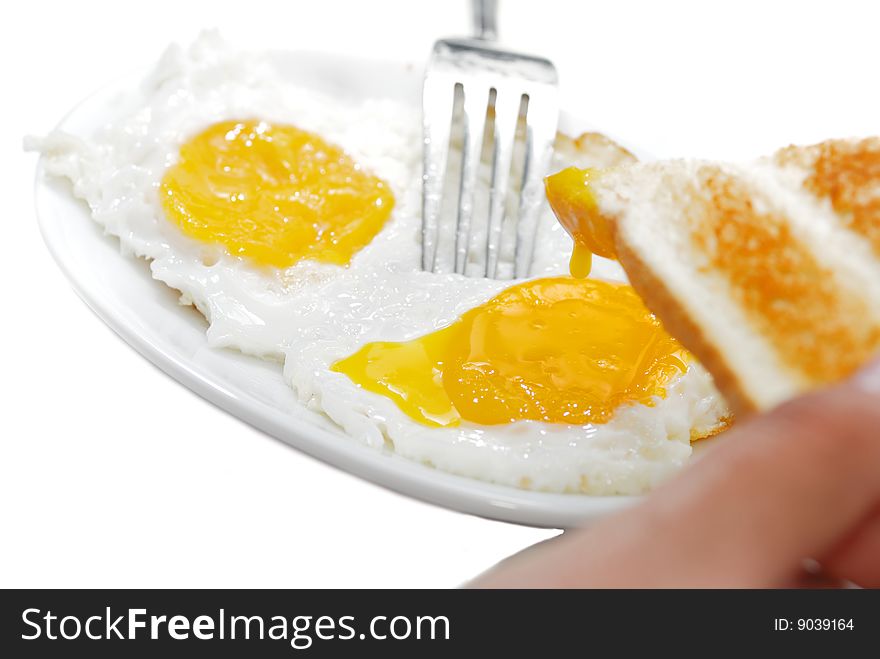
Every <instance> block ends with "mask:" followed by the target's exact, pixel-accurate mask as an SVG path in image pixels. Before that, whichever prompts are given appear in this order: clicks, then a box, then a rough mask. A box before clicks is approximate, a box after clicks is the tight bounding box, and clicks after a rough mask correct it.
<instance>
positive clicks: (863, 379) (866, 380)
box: [852, 359, 880, 396]
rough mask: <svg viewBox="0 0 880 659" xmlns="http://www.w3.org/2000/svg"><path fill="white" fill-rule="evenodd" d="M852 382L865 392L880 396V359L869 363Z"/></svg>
mask: <svg viewBox="0 0 880 659" xmlns="http://www.w3.org/2000/svg"><path fill="white" fill-rule="evenodd" d="M852 382H853V384H855V385H857V386H858V387H860V388H861V389H863V390H864V391H867V392H868V393H870V394H875V395H877V396H880V359H875V360H874V361H872V362H868V365H867V366H865V367H863V368H862V369H860V370H859V371H858V372H857V373H856V374H855V377H853V379H852Z"/></svg>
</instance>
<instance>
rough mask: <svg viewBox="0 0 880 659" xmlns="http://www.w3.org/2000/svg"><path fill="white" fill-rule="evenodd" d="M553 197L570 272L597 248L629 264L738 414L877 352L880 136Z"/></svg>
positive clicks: (619, 179)
mask: <svg viewBox="0 0 880 659" xmlns="http://www.w3.org/2000/svg"><path fill="white" fill-rule="evenodd" d="M547 194H548V199H549V200H550V204H551V206H552V207H553V209H554V211H555V212H556V214H557V217H558V218H559V220H560V221H561V223H562V224H563V225H564V226H565V228H566V229H567V230H568V232H569V233H570V234H571V235H572V237H573V238H574V239H575V244H576V249H575V257H573V261H572V263H573V271H574V270H575V269H576V268H575V262H576V261H580V262H583V254H584V253H586V251H587V250H589V251H592V252H594V253H597V254H600V255H602V256H608V257H616V258H618V259H619V260H620V263H621V265H622V266H623V267H624V269H625V270H626V273H627V275H628V276H629V278H630V281H631V283H632V285H633V286H634V287H635V289H636V290H637V291H638V292H639V294H640V295H641V296H642V297H643V299H644V300H645V303H646V304H647V306H648V307H649V308H650V309H651V310H652V311H654V313H656V314H657V316H658V317H659V318H660V320H661V321H662V322H663V323H664V325H665V326H666V328H667V330H668V331H669V332H670V333H671V334H673V335H674V336H675V337H676V338H678V339H679V340H680V341H681V342H682V343H683V344H684V345H685V346H686V347H687V348H688V349H689V350H691V352H693V353H694V354H695V355H696V357H697V358H698V359H699V360H700V361H701V362H702V363H703V364H704V365H705V366H706V368H707V369H708V370H709V371H710V372H711V373H712V375H713V377H714V378H715V381H716V384H717V385H718V388H719V389H720V390H721V392H722V393H723V394H724V395H725V397H726V398H727V400H728V402H729V403H730V405H731V407H732V408H733V410H734V412H735V413H737V414H738V415H743V414H748V413H750V412H753V411H758V410H764V409H767V408H770V407H773V406H775V405H777V404H778V403H780V402H782V401H784V400H786V399H788V398H791V397H793V396H796V395H798V394H801V393H804V392H806V391H809V390H811V389H814V388H818V387H820V386H822V385H825V384H828V383H831V382H834V381H837V380H839V379H841V378H844V377H846V376H847V375H849V374H851V373H852V372H853V371H855V370H856V369H858V368H859V367H860V366H862V365H863V364H865V363H866V362H867V361H869V360H870V359H871V358H872V357H873V356H875V355H877V354H878V352H880V138H869V139H863V140H833V141H828V142H823V143H821V144H817V145H814V146H808V147H794V146H792V147H788V148H785V149H782V150H780V151H778V152H777V153H776V154H774V155H773V156H771V157H769V158H763V159H760V160H757V161H753V162H750V163H744V164H734V163H719V162H708V161H698V160H672V161H665V162H654V163H644V164H641V163H637V164H633V165H627V166H624V167H619V168H614V169H608V170H600V171H597V170H574V169H568V170H564V171H563V172H560V173H559V174H556V175H554V176H551V177H549V178H548V179H547ZM578 254H580V255H581V256H580V257H578V256H577V255H578ZM579 269H581V270H583V268H579Z"/></svg>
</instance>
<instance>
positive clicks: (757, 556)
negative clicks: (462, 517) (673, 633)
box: [469, 361, 880, 588]
mask: <svg viewBox="0 0 880 659" xmlns="http://www.w3.org/2000/svg"><path fill="white" fill-rule="evenodd" d="M808 558H812V559H815V560H817V561H818V562H819V565H820V566H821V571H822V572H821V574H822V575H823V576H824V577H827V578H829V579H846V580H849V581H852V582H854V583H856V584H858V585H860V586H864V587H875V588H876V587H880V361H877V362H875V363H874V364H872V365H871V366H869V367H868V368H866V369H865V370H863V371H862V372H860V373H859V374H857V375H856V376H855V377H853V378H852V379H851V380H850V381H848V382H846V383H843V384H841V385H838V386H836V387H834V388H832V389H828V390H825V391H822V392H818V393H815V394H811V395H808V396H805V397H803V398H800V399H797V400H794V401H791V402H789V403H786V404H784V405H782V406H780V407H779V408H777V409H775V410H773V411H772V412H770V413H768V414H764V415H761V416H756V417H754V418H751V419H749V420H748V421H745V422H742V423H740V424H737V425H736V427H734V428H733V429H731V430H730V431H728V432H726V433H725V436H724V440H723V442H722V443H721V444H720V445H719V446H717V447H713V448H712V449H711V450H710V452H709V454H708V455H706V456H705V458H703V459H701V460H699V461H697V462H696V463H695V464H693V465H692V466H691V467H689V468H688V469H687V470H686V471H685V472H684V473H682V474H681V475H680V476H679V477H677V478H675V479H673V480H672V481H670V482H669V483H667V484H665V485H663V486H661V487H660V488H658V489H657V490H656V491H655V492H654V493H653V494H651V495H650V496H649V497H647V498H646V499H645V501H644V502H642V503H640V504H638V505H636V506H635V507H633V508H631V509H629V510H626V511H624V512H622V513H620V514H618V515H616V516H614V517H610V518H608V519H606V520H603V521H602V522H600V523H598V524H596V525H595V526H592V527H590V528H588V529H583V530H574V531H570V532H566V533H565V534H564V535H563V536H561V537H559V538H555V539H553V540H550V541H548V542H545V543H542V544H540V545H537V546H536V547H533V548H530V549H527V550H525V551H524V552H522V553H520V554H517V555H515V556H513V557H511V558H509V559H507V560H506V561H504V562H502V563H500V564H499V565H497V566H496V567H494V568H493V569H492V570H490V571H489V572H487V573H485V574H483V575H481V576H480V577H478V578H477V579H476V580H475V581H474V582H472V583H471V584H469V585H470V586H472V587H486V588H492V587H548V588H558V587H574V588H577V587H584V588H650V587H660V588H662V587H673V588H693V587H696V588H700V587H742V588H755V587H757V588H762V587H792V586H798V585H816V584H817V581H816V579H815V577H812V578H811V577H810V576H809V573H807V572H806V571H805V570H804V561H805V559H808Z"/></svg>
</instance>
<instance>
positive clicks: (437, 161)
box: [422, 74, 456, 271]
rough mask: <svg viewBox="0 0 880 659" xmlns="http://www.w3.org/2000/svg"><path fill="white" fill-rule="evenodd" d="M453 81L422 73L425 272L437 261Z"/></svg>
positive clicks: (423, 265) (423, 248)
mask: <svg viewBox="0 0 880 659" xmlns="http://www.w3.org/2000/svg"><path fill="white" fill-rule="evenodd" d="M455 82H456V81H455V78H454V77H452V76H449V75H443V74H435V75H432V76H426V77H425V86H424V89H423V93H422V107H423V113H424V114H423V128H424V154H423V157H424V162H423V169H422V269H423V270H428V271H433V270H434V268H435V265H436V260H437V241H438V235H437V232H438V231H439V229H440V207H441V201H442V198H443V185H444V179H445V176H446V160H447V156H448V154H449V134H450V131H451V130H452V111H453V105H454V102H455V94H454V89H455Z"/></svg>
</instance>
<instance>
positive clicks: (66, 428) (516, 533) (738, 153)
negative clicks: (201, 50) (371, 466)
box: [0, 0, 880, 587]
mask: <svg viewBox="0 0 880 659" xmlns="http://www.w3.org/2000/svg"><path fill="white" fill-rule="evenodd" d="M877 6H878V5H877V3H874V2H870V1H869V0H866V1H864V2H843V1H840V0H837V1H836V2H794V1H792V2H782V1H777V2H770V1H769V0H764V1H763V2H747V1H743V0H740V1H739V2H730V3H722V2H677V1H671V0H666V1H663V2H657V1H654V2H634V1H632V2H621V1H615V2H600V1H589V0H580V1H571V2H562V1H559V0H541V1H539V2H538V1H531V0H519V1H517V0H506V1H505V0H502V2H501V14H502V15H501V20H500V31H501V35H502V38H503V40H504V41H505V42H507V43H508V44H510V45H514V46H516V47H518V48H520V49H523V50H530V51H533V52H537V53H540V54H544V55H547V56H549V57H550V58H551V59H553V60H554V61H555V62H556V64H557V67H558V68H559V71H560V77H561V81H562V98H563V102H564V105H565V107H567V109H569V110H570V111H572V112H573V113H575V114H578V115H580V116H582V117H584V118H586V119H587V120H588V121H590V122H591V123H594V124H596V125H598V126H601V127H603V128H605V129H606V130H607V131H608V132H609V133H611V134H613V135H617V136H620V137H622V138H624V139H625V140H626V141H628V142H630V143H632V144H638V145H640V146H641V147H643V148H644V149H645V150H647V151H649V152H651V153H654V154H656V155H658V156H677V155H702V156H709V157H731V158H739V157H750V156H753V155H758V154H760V153H762V152H766V151H770V150H772V149H774V148H776V147H777V146H782V145H785V144H788V143H790V142H809V141H817V140H820V139H824V138H826V137H832V136H845V135H865V134H877V133H878V132H880V125H878V123H880V85H878V82H877V81H878V69H880V38H878V34H880V24H878V18H880V13H878V10H877V9H876V8H875V7H877ZM468 21H469V13H468V5H467V4H466V3H465V2H464V1H463V0H451V1H450V0H446V1H442V2H441V1H440V0H434V1H432V2H416V1H414V0H409V1H404V0H399V1H388V0H385V1H382V0H372V1H369V0H361V1H352V2H343V1H341V0H322V1H321V2H316V1H314V0H313V1H293V0H275V1H266V0H235V1H228V0H212V1H211V2H207V1H193V0H188V1H184V0H171V1H169V0H150V2H119V1H116V2H96V1H85V0H78V1H77V2H69V1H67V2H47V1H43V2H38V1H35V0H30V1H29V2H26V3H24V2H22V3H15V4H14V5H10V6H9V7H6V8H5V9H4V19H3V21H2V22H0V49H2V51H0V67H2V78H0V84H2V85H3V93H2V100H0V113H2V115H0V117H2V121H0V142H2V149H0V154H2V155H0V158H2V160H0V186H2V187H0V190H2V192H0V209H2V215H0V218H2V220H0V221H2V224H0V226H2V229H0V305H2V306H0V338H2V342H0V355H2V362H0V363H2V367H0V410H2V414H0V441H2V455H0V470H2V471H0V586H3V587H9V586H46V587H48V586H94V587H101V586H116V587H136V586H141V587H153V586H156V587H158V586H184V587H188V586H193V587H195V586H206V587H207V586H211V587H222V586H228V587H243V586H253V587H306V586H312V587H331V586H401V587H408V586H454V585H457V584H459V583H461V582H463V581H464V580H466V579H468V578H469V577H471V576H473V575H475V574H476V573H478V572H480V571H481V570H483V569H485V568H486V567H488V566H489V565H491V564H492V563H494V562H496V561H497V560H499V559H501V558H503V557H504V556H505V555H508V554H510V553H512V552H514V551H516V550H518V549H521V548H522V547H525V546H527V545H529V544H531V543H533V542H536V541H539V540H542V539H544V538H547V537H550V536H551V535H554V533H555V532H552V531H546V530H537V529H528V528H522V527H516V526H512V525H507V524H502V523H497V522H490V521H486V520H482V519H478V518H474V517H469V516H465V515H461V514H457V513H453V512H449V511H445V510H441V509H439V508H435V507H432V506H429V505H425V504H422V503H417V502H415V501H412V500H409V499H405V498H403V497H401V496H399V495H396V494H393V493H390V492H388V491H385V490H383V489H381V488H379V487H376V486H373V485H370V484H367V483H364V482H362V481H360V480H358V479H355V478H353V477H351V476H348V475H347V474H344V473H341V472H339V471H337V470H335V469H333V468H331V467H328V466H326V465H323V464H321V463H319V462H316V461H315V460H313V459H311V458H308V457H306V456H304V455H302V454H300V453H298V452H296V451H295V450H293V449H291V448H289V447H287V446H286V445H283V444H281V443H280V442H278V441H275V440H273V439H271V438H269V437H266V436H264V435H262V434H260V433H259V432H257V431H255V430H253V429H251V428H250V427H247V426H245V425H244V424H242V423H240V422H238V421H236V420H235V419H233V418H231V417H229V416H228V415H226V414H224V413H223V412H221V411H220V410H218V409H216V408H214V407H212V406H210V405H209V404H208V403H205V402H204V401H202V400H201V399H199V398H197V397H196V396H194V395H192V394H190V393H189V392H188V391H187V390H186V389H184V388H183V387H181V386H179V385H177V384H176V383H175V382H173V381H172V380H170V379H169V378H167V377H166V376H165V375H163V374H162V373H160V372H159V371H158V370H157V369H156V368H154V367H153V366H151V365H150V364H149V363H147V362H146V361H145V360H144V359H142V358H141V357H140V356H138V355H137V354H136V353H135V352H134V351H132V350H131V349H130V348H128V347H127V346H126V345H125V344H124V343H122V342H121V341H120V340H119V339H118V338H116V336H115V335H114V334H113V333H112V332H111V331H110V330H108V329H107V328H106V327H104V326H103V324H102V323H101V322H100V321H99V320H98V319H97V318H96V317H95V316H93V315H92V313H91V312H90V311H89V310H88V309H87V307H86V306H85V305H84V304H82V303H81V302H80V301H79V299H78V298H77V297H76V295H75V294H74V292H73V291H72V289H71V288H70V287H69V286H68V284H67V283H66V281H65V280H64V278H63V276H62V275H61V273H60V272H59V271H58V269H57V268H56V267H55V264H54V263H53V262H52V260H51V258H50V257H49V254H48V252H47V251H46V250H45V248H44V247H43V244H42V241H41V239H40V236H39V232H38V230H37V228H36V224H35V221H34V212H33V204H32V179H33V171H34V166H35V157H34V156H32V155H30V154H23V153H22V152H21V138H22V136H23V135H24V134H26V133H42V132H46V131H48V130H49V129H51V128H52V126H53V125H54V124H55V123H56V122H57V121H58V120H59V119H60V118H61V116H62V115H63V114H64V113H65V112H66V111H67V110H68V109H69V108H70V107H71V106H73V105H74V104H75V103H76V102H77V101H79V100H80V99H81V98H82V97H83V96H85V95H86V94H88V93H89V92H91V91H92V90H93V89H95V88H96V87H99V86H100V85H102V84H103V83H105V82H107V81H109V80H111V79H114V78H116V77H117V76H119V75H125V74H126V73H127V72H129V71H131V70H133V69H135V68H137V67H138V66H139V65H143V64H147V63H149V62H150V61H152V60H153V59H154V58H155V57H157V56H158V54H159V53H160V52H161V50H162V49H163V48H164V46H165V45H166V44H167V43H168V42H169V41H172V40H179V41H188V40H191V39H192V38H193V37H195V35H196V34H197V33H198V31H199V30H200V29H202V28H204V27H219V28H220V29H221V31H222V33H223V34H224V35H225V36H226V37H227V38H229V39H230V40H231V41H233V42H238V43H241V44H246V45H255V46H271V47H290V48H295V49H310V50H322V51H334V52H344V53H350V54H360V53H363V54H368V55H369V56H371V57H380V58H381V57H384V58H395V59H408V60H412V61H414V62H421V61H422V60H423V58H424V56H425V55H426V53H427V52H428V50H429V49H430V45H431V43H432V41H433V40H434V39H435V38H437V37H440V36H447V35H454V34H458V33H463V32H466V31H467V30H468V29H469V27H468V25H469V23H468ZM133 82H134V81H133ZM157 285H158V284H157ZM648 547H649V544H646V550H647V548H648Z"/></svg>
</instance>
